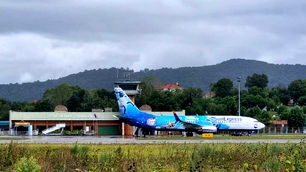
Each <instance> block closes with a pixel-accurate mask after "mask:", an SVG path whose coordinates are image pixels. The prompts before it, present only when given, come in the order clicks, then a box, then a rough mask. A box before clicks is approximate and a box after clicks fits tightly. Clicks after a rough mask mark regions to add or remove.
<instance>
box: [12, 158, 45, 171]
mask: <svg viewBox="0 0 306 172" xmlns="http://www.w3.org/2000/svg"><path fill="white" fill-rule="evenodd" d="M14 169H15V170H16V171H17V172H38V171H40V169H41V166H40V165H39V164H38V163H37V161H36V159H35V158H33V157H32V156H31V157H30V158H26V157H23V158H21V159H20V160H19V161H18V162H17V163H16V164H15V165H14Z"/></svg>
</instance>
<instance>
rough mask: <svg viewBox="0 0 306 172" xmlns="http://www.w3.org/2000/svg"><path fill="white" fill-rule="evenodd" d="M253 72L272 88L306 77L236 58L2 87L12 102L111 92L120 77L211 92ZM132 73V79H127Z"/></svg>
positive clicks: (296, 70) (301, 71)
mask: <svg viewBox="0 0 306 172" xmlns="http://www.w3.org/2000/svg"><path fill="white" fill-rule="evenodd" d="M253 73H258V74H262V73H264V74H266V75H268V77H269V86H270V87H275V86H287V85H288V84H289V83H290V82H291V81H293V80H297V79H304V78H306V66H305V65H275V64H269V63H266V62H261V61H254V60H242V59H233V60H228V61H225V62H222V63H220V64H216V65H211V66H202V67H182V68H175V69H172V68H162V69H157V70H149V69H146V70H142V71H140V72H133V71H131V70H127V69H123V68H121V69H117V68H110V69H97V70H89V71H84V72H80V73H77V74H72V75H69V76H66V77H63V78H59V79H57V80H48V81H45V82H39V81H37V82H33V83H24V84H8V85H0V97H1V98H5V99H8V100H12V101H31V100H39V99H40V98H41V97H42V95H43V93H44V91H45V90H46V89H48V88H53V87H55V86H57V85H59V84H62V83H68V84H71V85H79V86H81V87H82V88H86V89H91V88H105V89H108V90H111V89H112V88H113V86H114V82H115V81H117V78H119V79H120V78H121V79H122V78H131V79H141V78H144V77H156V78H159V81H160V83H161V84H166V83H176V82H179V83H180V85H181V86H183V87H199V88H202V89H203V90H204V91H208V89H209V85H210V84H211V83H212V82H215V81H217V80H219V79H221V78H230V79H232V80H233V81H235V80H236V78H237V76H241V77H242V78H244V79H245V78H246V77H247V76H248V75H251V74H253ZM128 74H129V76H128V77H126V76H127V75H128ZM242 84H243V85H244V83H242Z"/></svg>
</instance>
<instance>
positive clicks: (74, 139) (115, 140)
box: [0, 136, 306, 144]
mask: <svg viewBox="0 0 306 172" xmlns="http://www.w3.org/2000/svg"><path fill="white" fill-rule="evenodd" d="M6 138H7V137H6ZM25 138H28V139H26V140H13V142H14V143H37V144H44V143H51V144H73V143H81V144H162V143H301V139H239V138H237V139H235V140H226V139H220V140H204V139H203V140H202V139H201V140H139V139H135V138H133V137H130V138H122V137H109V136H108V137H106V136H105V137H94V136H83V137H80V136H32V137H25ZM10 142H11V140H0V144H5V143H10ZM302 142H303V143H306V141H305V140H303V141H302Z"/></svg>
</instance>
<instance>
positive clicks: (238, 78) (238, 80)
mask: <svg viewBox="0 0 306 172" xmlns="http://www.w3.org/2000/svg"><path fill="white" fill-rule="evenodd" d="M237 82H238V115H239V116H240V82H241V77H240V76H239V77H237Z"/></svg>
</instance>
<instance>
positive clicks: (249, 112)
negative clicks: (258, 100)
mask: <svg viewBox="0 0 306 172" xmlns="http://www.w3.org/2000/svg"><path fill="white" fill-rule="evenodd" d="M260 113H262V112H261V109H260V108H259V107H258V106H255V107H252V108H249V109H248V110H247V111H246V112H245V114H244V115H245V116H248V117H251V118H254V117H255V116H259V115H260Z"/></svg>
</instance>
